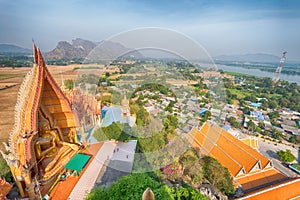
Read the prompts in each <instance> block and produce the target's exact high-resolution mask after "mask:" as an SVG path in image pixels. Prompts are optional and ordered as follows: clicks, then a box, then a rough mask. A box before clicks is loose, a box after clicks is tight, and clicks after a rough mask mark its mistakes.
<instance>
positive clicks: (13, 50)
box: [0, 44, 32, 54]
mask: <svg viewBox="0 0 300 200" xmlns="http://www.w3.org/2000/svg"><path fill="white" fill-rule="evenodd" d="M31 53H32V50H30V49H26V48H23V47H19V46H17V45H14V44H0V54H31Z"/></svg>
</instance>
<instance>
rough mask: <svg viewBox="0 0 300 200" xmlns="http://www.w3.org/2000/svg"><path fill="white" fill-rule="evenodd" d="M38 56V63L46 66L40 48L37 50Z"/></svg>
mask: <svg viewBox="0 0 300 200" xmlns="http://www.w3.org/2000/svg"><path fill="white" fill-rule="evenodd" d="M37 58H38V65H39V66H41V67H45V61H44V58H43V56H42V53H41V51H40V49H38V50H37Z"/></svg>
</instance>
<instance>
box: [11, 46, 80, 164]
mask: <svg viewBox="0 0 300 200" xmlns="http://www.w3.org/2000/svg"><path fill="white" fill-rule="evenodd" d="M33 52H34V56H33V57H34V66H33V67H32V69H31V70H30V71H29V72H28V73H27V75H26V76H25V78H24V80H23V82H22V84H21V86H20V89H19V93H18V100H17V103H16V107H15V122H14V127H13V130H12V131H11V133H10V138H9V146H7V147H6V149H7V150H9V151H10V152H11V156H14V157H15V158H14V159H15V160H18V161H19V164H20V165H21V166H27V165H28V164H29V165H31V164H32V162H33V160H34V158H33V157H32V156H33V154H34V152H33V149H32V147H31V146H30V145H26V143H28V144H30V143H31V140H32V138H33V136H34V135H35V134H36V133H37V131H38V113H39V112H38V109H39V108H41V107H42V108H43V110H45V111H47V114H48V115H49V117H50V118H51V119H52V120H49V121H51V122H52V123H53V121H54V122H55V124H51V126H54V125H55V126H58V127H60V128H61V129H62V130H64V129H69V128H74V127H76V126H77V117H76V114H75V113H73V111H72V108H71V105H70V104H69V102H68V99H67V98H66V97H65V95H64V94H63V92H62V91H61V90H60V88H59V87H58V85H57V84H56V82H55V81H54V79H53V77H52V76H51V74H50V73H49V71H48V69H47V67H46V65H45V62H44V59H43V56H42V54H41V51H40V50H39V49H38V48H36V45H35V44H34V45H33ZM25 138H26V139H25ZM20 143H22V144H24V147H23V146H22V145H21V146H20V145H18V144H20ZM19 152H25V158H20V156H21V155H22V154H20V153H19ZM23 154H24V153H23ZM11 159H13V158H11Z"/></svg>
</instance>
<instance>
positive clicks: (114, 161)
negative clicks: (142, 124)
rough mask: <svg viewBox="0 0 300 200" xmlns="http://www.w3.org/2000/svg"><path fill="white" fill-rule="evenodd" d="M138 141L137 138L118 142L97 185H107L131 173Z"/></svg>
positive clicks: (99, 176)
mask: <svg viewBox="0 0 300 200" xmlns="http://www.w3.org/2000/svg"><path fill="white" fill-rule="evenodd" d="M136 143H137V141H136V140H131V141H128V142H118V143H117V145H116V147H115V150H114V153H113V156H112V158H111V159H110V160H109V162H107V163H106V166H105V167H103V168H102V169H103V170H102V172H101V173H100V174H99V175H98V178H97V182H96V186H102V187H107V186H109V185H110V184H111V183H113V182H116V181H117V180H118V179H119V178H120V177H122V176H126V175H128V174H130V173H131V171H132V165H133V161H134V153H135V148H136Z"/></svg>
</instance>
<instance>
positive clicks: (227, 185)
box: [203, 156, 235, 195]
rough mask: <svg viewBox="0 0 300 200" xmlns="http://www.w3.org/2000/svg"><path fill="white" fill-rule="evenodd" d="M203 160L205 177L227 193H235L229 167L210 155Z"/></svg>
mask: <svg viewBox="0 0 300 200" xmlns="http://www.w3.org/2000/svg"><path fill="white" fill-rule="evenodd" d="M203 161H204V163H203V171H204V177H205V178H206V179H207V180H208V181H209V182H210V183H211V184H212V185H214V186H215V187H217V188H218V189H219V190H220V191H221V192H223V193H225V194H226V195H230V194H233V193H234V191H235V190H234V187H233V180H232V177H231V176H230V173H229V171H228V169H227V168H226V167H223V166H222V165H221V163H219V162H218V161H217V160H216V159H214V158H212V157H209V156H205V157H204V158H203Z"/></svg>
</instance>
